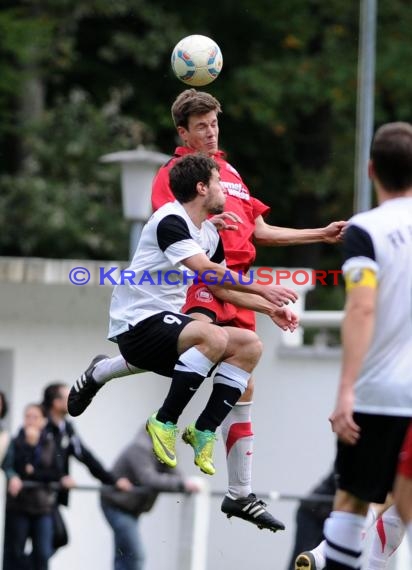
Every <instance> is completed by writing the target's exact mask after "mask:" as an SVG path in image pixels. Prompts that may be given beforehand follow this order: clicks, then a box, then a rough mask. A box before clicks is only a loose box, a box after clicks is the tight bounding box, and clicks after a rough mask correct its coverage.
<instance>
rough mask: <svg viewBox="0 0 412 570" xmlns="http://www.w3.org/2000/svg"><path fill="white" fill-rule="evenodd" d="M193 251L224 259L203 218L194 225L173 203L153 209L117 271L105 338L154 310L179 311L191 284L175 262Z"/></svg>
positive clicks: (213, 230) (216, 237) (217, 239)
mask: <svg viewBox="0 0 412 570" xmlns="http://www.w3.org/2000/svg"><path fill="white" fill-rule="evenodd" d="M199 253H205V254H206V255H207V256H208V257H209V258H210V259H211V260H212V261H214V262H216V263H224V253H223V246H222V242H221V239H220V236H219V234H218V232H217V230H216V228H215V227H214V225H213V224H212V223H211V222H209V221H208V220H206V221H204V222H203V223H202V225H201V227H200V228H198V227H197V226H195V224H194V223H193V222H192V220H191V218H190V217H189V215H188V214H187V213H186V210H185V209H184V208H183V206H182V205H181V204H180V203H179V202H177V201H175V202H170V203H168V204H165V205H164V206H162V207H161V208H159V209H158V210H157V211H156V212H155V213H154V214H153V215H152V217H151V218H150V219H149V221H148V222H147V224H146V225H145V226H144V228H143V231H142V235H141V237H140V240H139V244H138V246H137V249H136V252H135V254H134V257H133V260H132V263H131V264H130V266H129V267H128V268H127V270H125V271H124V272H123V275H124V277H125V278H124V279H123V284H118V285H116V286H115V288H114V290H113V294H112V300H111V304H110V324H109V339H111V340H114V341H115V340H116V336H117V335H119V334H121V333H124V332H126V331H127V330H129V328H130V327H129V325H131V326H134V325H136V324H137V323H138V322H140V321H142V320H143V319H147V318H148V317H150V316H151V315H154V314H156V313H160V312H162V311H171V312H173V313H179V312H180V311H181V309H182V307H183V305H184V303H185V301H186V291H187V288H188V286H189V285H191V284H192V282H193V280H192V279H191V278H190V274H191V272H190V271H189V270H188V269H187V268H186V267H185V266H184V265H182V263H181V261H182V260H183V259H187V258H188V257H191V256H193V255H196V254H199ZM129 277H130V279H129Z"/></svg>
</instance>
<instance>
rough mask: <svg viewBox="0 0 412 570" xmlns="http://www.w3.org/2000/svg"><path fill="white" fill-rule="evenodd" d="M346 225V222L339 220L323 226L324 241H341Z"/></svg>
mask: <svg viewBox="0 0 412 570" xmlns="http://www.w3.org/2000/svg"><path fill="white" fill-rule="evenodd" d="M347 225H348V222H344V221H339V222H332V223H331V224H329V225H328V226H326V227H325V228H324V232H325V238H324V239H325V242H326V243H337V242H339V241H342V240H343V236H344V234H345V229H346V226H347Z"/></svg>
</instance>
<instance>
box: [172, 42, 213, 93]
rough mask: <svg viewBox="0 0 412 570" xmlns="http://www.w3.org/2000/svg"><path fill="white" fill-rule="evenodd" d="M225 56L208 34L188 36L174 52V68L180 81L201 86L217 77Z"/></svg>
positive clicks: (178, 44)
mask: <svg viewBox="0 0 412 570" xmlns="http://www.w3.org/2000/svg"><path fill="white" fill-rule="evenodd" d="M222 66H223V57H222V52H221V51H220V48H219V46H218V45H217V43H216V42H214V41H213V40H211V39H210V38H208V37H206V36H200V35H194V36H187V37H186V38H183V39H182V40H180V42H178V43H177V44H176V46H175V48H174V50H173V52H172V69H173V72H174V74H175V75H176V77H177V78H178V79H180V81H183V83H186V84H187V85H192V86H194V87H200V86H201V85H207V84H208V83H211V82H212V81H214V80H215V79H216V77H217V76H218V75H219V73H220V72H221V70H222Z"/></svg>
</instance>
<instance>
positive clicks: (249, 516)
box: [221, 493, 285, 532]
mask: <svg viewBox="0 0 412 570" xmlns="http://www.w3.org/2000/svg"><path fill="white" fill-rule="evenodd" d="M266 506H267V505H266V503H264V502H263V501H261V500H260V499H258V498H257V497H256V495H255V494H254V493H250V495H248V496H247V497H241V498H240V499H231V498H230V497H228V496H227V495H226V496H225V498H224V499H223V503H222V506H221V510H222V512H223V513H225V514H226V516H227V518H228V519H229V518H230V517H238V518H240V519H243V520H245V521H248V522H251V523H252V524H255V525H256V526H257V527H258V528H260V529H263V528H267V529H268V530H271V531H272V532H276V531H277V530H285V525H284V524H283V523H281V522H280V521H278V520H276V519H275V518H274V517H272V515H271V514H270V513H269V512H268V511H267V510H266Z"/></svg>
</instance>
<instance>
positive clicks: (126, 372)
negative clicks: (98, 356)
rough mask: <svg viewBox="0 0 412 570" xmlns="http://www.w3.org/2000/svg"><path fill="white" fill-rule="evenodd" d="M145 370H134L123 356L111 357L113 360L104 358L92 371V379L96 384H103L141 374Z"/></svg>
mask: <svg viewBox="0 0 412 570" xmlns="http://www.w3.org/2000/svg"><path fill="white" fill-rule="evenodd" d="M142 372H145V370H141V369H140V368H136V367H135V366H132V365H131V364H128V363H127V362H126V361H125V359H124V358H123V356H121V355H119V356H113V358H105V359H104V360H100V361H99V362H98V363H97V364H96V366H95V367H94V370H93V378H94V379H95V380H96V382H97V383H98V384H105V383H106V382H109V380H112V379H113V378H122V377H123V376H130V374H141V373H142Z"/></svg>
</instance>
